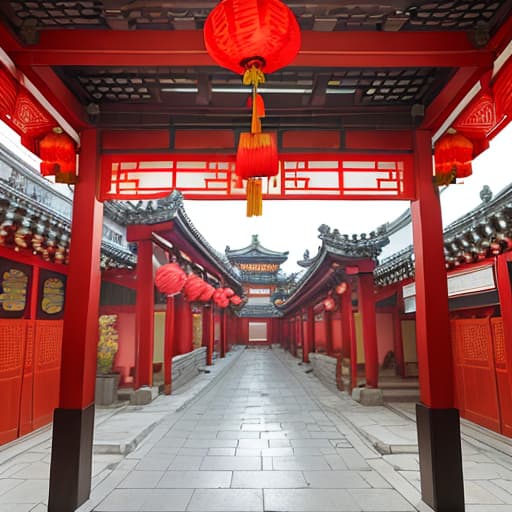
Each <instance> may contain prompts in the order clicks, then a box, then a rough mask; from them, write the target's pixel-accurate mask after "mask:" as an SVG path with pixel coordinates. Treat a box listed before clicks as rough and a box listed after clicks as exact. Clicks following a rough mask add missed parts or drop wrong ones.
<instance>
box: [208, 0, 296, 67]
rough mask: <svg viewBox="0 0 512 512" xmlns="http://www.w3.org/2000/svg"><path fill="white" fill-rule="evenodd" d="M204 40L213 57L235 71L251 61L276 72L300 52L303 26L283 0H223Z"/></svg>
mask: <svg viewBox="0 0 512 512" xmlns="http://www.w3.org/2000/svg"><path fill="white" fill-rule="evenodd" d="M204 42H205V46H206V49H207V50H208V53H209V54H210V56H211V57H212V58H213V60H214V61H215V62H217V63H218V64H219V65H220V66H223V67H225V68H227V69H230V70H231V71H234V72H235V73H239V74H243V73H245V72H246V70H247V67H248V65H250V64H251V63H252V62H251V61H257V62H259V63H260V67H261V69H262V70H263V71H265V72H266V73H272V72H273V71H276V70H277V69H280V68H282V67H284V66H287V65H288V64H290V63H291V62H292V61H293V59H294V58H295V56H296V55H297V53H298V51H299V48H300V29H299V25H298V23H297V20H296V19H295V15H294V14H293V12H292V11H291V10H290V8H289V7H287V6H286V5H285V4H284V3H283V2H281V1H280V0H222V1H221V2H220V3H219V5H217V7H215V9H213V10H212V11H211V13H210V15H209V16H208V18H207V19H206V22H205V25H204Z"/></svg>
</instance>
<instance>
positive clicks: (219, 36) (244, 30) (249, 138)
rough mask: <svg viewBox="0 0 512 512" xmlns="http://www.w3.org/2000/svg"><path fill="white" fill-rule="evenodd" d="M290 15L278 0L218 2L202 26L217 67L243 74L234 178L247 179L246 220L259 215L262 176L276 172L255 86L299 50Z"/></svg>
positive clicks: (273, 148)
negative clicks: (245, 96)
mask: <svg viewBox="0 0 512 512" xmlns="http://www.w3.org/2000/svg"><path fill="white" fill-rule="evenodd" d="M300 39H301V38H300V29H299V25H298V23H297V20H296V19H295V15H294V14H293V12H292V11H291V9H290V8H289V7H287V6H286V5H285V4H284V3H283V2H281V0H222V1H221V2H220V3H219V5H217V7H215V9H213V10H212V12H211V13H210V15H209V16H208V18H207V19H206V22H205V25H204V41H205V46H206V49H207V51H208V53H209V54H210V56H211V57H212V58H213V60H215V62H217V63H218V64H219V65H220V66H223V67H225V68H227V69H230V70H232V71H234V72H235V73H239V74H241V75H243V79H242V81H243V83H244V85H251V86H252V95H251V98H250V102H249V103H250V106H251V108H252V118H251V131H250V132H249V133H242V134H241V136H240V141H239V146H238V151H237V157H236V175H237V176H238V178H239V179H246V180H247V187H246V189H247V216H248V217H252V216H253V215H255V216H259V215H261V214H262V182H261V178H263V177H267V178H269V177H272V176H276V175H277V173H278V171H279V164H278V158H277V145H276V142H275V136H274V134H269V133H262V130H261V121H260V119H261V118H262V117H264V116H265V105H264V103H263V99H262V97H261V96H260V95H259V94H258V86H259V85H260V84H262V83H264V82H265V75H264V72H265V73H272V72H273V71H276V70H278V69H280V68H282V67H284V66H287V65H288V64H290V63H291V62H292V61H293V59H294V58H295V56H296V55H297V53H298V51H299V48H300Z"/></svg>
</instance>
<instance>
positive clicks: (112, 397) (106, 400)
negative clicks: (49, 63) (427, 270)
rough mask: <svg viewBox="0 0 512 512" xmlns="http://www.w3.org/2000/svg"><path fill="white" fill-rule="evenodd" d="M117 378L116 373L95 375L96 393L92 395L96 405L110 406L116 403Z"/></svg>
mask: <svg viewBox="0 0 512 512" xmlns="http://www.w3.org/2000/svg"><path fill="white" fill-rule="evenodd" d="M119 377H120V375H119V374H118V373H109V374H105V375H96V391H95V395H94V396H95V398H94V401H95V403H96V405H112V404H113V403H115V402H116V400H117V387H118V385H119Z"/></svg>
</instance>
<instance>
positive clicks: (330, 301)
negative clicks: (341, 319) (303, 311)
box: [322, 297, 336, 311]
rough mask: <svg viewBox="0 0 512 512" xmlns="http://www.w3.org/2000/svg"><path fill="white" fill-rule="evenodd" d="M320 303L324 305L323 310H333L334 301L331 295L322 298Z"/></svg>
mask: <svg viewBox="0 0 512 512" xmlns="http://www.w3.org/2000/svg"><path fill="white" fill-rule="evenodd" d="M322 304H323V305H324V308H325V311H334V308H335V307H336V302H334V299H333V298H332V297H327V298H326V299H324V301H323V302H322Z"/></svg>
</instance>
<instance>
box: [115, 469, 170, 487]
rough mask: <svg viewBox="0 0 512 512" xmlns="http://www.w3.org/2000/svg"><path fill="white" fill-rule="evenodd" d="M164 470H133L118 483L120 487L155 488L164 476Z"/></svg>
mask: <svg viewBox="0 0 512 512" xmlns="http://www.w3.org/2000/svg"><path fill="white" fill-rule="evenodd" d="M163 474H164V472H163V471H136V470H135V471H132V472H131V473H129V474H128V476H127V477H126V478H125V479H124V480H123V481H122V482H121V483H120V484H119V485H118V487H119V488H120V489H153V488H155V487H156V486H157V484H158V482H159V481H160V479H161V478H162V476H163Z"/></svg>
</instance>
